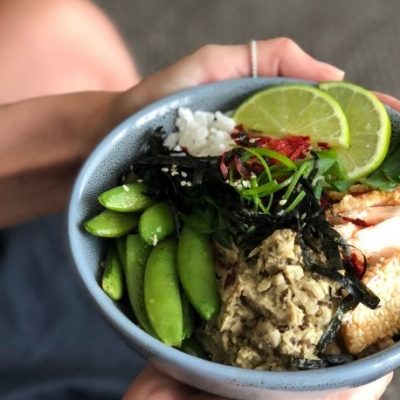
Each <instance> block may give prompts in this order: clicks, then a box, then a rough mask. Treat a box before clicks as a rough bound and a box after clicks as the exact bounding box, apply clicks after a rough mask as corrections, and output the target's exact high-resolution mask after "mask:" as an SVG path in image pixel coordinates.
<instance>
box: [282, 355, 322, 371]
mask: <svg viewBox="0 0 400 400" xmlns="http://www.w3.org/2000/svg"><path fill="white" fill-rule="evenodd" d="M285 363H286V365H287V367H288V368H289V369H299V370H311V369H319V368H326V367H328V366H329V364H328V362H327V361H326V360H322V359H320V360H311V359H309V358H302V357H297V356H287V357H285Z"/></svg>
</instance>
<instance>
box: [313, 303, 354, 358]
mask: <svg viewBox="0 0 400 400" xmlns="http://www.w3.org/2000/svg"><path fill="white" fill-rule="evenodd" d="M358 304H359V302H358V301H357V300H356V299H355V298H354V297H353V296H351V295H348V296H347V297H345V299H344V300H343V301H342V302H341V304H340V305H339V306H338V308H337V309H336V312H335V314H334V315H333V317H332V319H331V321H330V322H329V325H328V326H327V328H326V330H325V332H324V333H323V334H322V336H321V337H320V339H319V342H318V344H317V352H318V353H319V355H320V356H323V353H324V352H325V350H326V348H327V346H328V345H329V343H331V342H332V340H333V339H335V337H336V335H337V333H338V331H339V328H340V325H341V324H342V320H343V317H344V315H345V314H346V312H348V311H350V310H353V309H354V308H355V307H357V305H358Z"/></svg>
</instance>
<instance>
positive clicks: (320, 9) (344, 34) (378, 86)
mask: <svg viewBox="0 0 400 400" xmlns="http://www.w3.org/2000/svg"><path fill="white" fill-rule="evenodd" d="M96 2H97V3H98V4H99V5H100V6H101V7H102V8H103V9H104V10H105V11H106V12H107V14H108V15H110V17H111V18H112V19H113V20H114V22H115V23H116V25H117V27H118V28H119V30H120V32H121V33H122V35H123V37H124V38H125V40H126V43H127V45H128V47H129V48H130V49H131V51H132V54H134V55H135V59H136V61H137V64H138V65H139V68H140V69H141V71H142V73H143V74H145V75H147V74H149V73H152V72H154V71H157V70H159V69H161V68H163V67H165V66H167V65H169V64H171V63H173V62H174V61H175V60H177V59H178V58H179V57H181V56H183V55H184V54H186V53H188V52H191V51H193V50H195V49H196V48H198V47H199V46H202V45H203V44H206V43H246V42H249V41H250V40H251V39H253V38H254V39H264V38H270V37H277V36H289V37H291V38H293V39H295V40H296V41H297V42H298V43H299V44H300V45H301V46H302V47H303V48H304V49H305V50H307V51H308V52H310V53H311V54H312V55H313V56H315V57H316V58H319V59H321V60H323V61H327V62H330V63H333V64H335V65H337V66H339V67H340V68H341V69H343V70H345V71H346V79H347V80H349V81H352V82H356V83H359V84H362V85H364V86H366V87H368V88H370V89H374V90H379V91H382V92H387V93H390V94H392V95H394V96H398V97H400V74H399V72H398V71H399V65H400V42H399V39H400V24H399V23H398V18H399V15H400V2H399V1H398V0H385V1H377V0H352V1H351V2H350V1H348V0H336V1H334V2H333V1H332V2H328V1H321V0H292V1H290V2H289V1H285V0H229V1H228V0H202V1H201V0H172V1H171V0H113V1H110V0H97V1H96ZM395 381H396V382H397V381H400V377H397V379H396V380H395ZM399 398H400V383H397V384H392V385H391V387H390V388H389V390H388V391H387V393H386V395H385V397H384V399H385V400H395V399H396V400H397V399H399ZM366 400H369V399H366Z"/></svg>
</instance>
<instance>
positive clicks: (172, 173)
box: [171, 171, 179, 176]
mask: <svg viewBox="0 0 400 400" xmlns="http://www.w3.org/2000/svg"><path fill="white" fill-rule="evenodd" d="M176 175H179V172H178V171H171V176H176Z"/></svg>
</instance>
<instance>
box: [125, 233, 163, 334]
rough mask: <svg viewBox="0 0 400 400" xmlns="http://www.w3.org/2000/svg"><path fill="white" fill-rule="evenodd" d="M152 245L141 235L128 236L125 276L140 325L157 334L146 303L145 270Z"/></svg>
mask: <svg viewBox="0 0 400 400" xmlns="http://www.w3.org/2000/svg"><path fill="white" fill-rule="evenodd" d="M150 250H151V247H150V246H148V245H147V244H146V243H145V242H144V240H143V239H142V238H141V237H140V236H139V235H128V236H127V237H126V266H125V278H126V287H127V290H128V297H129V301H130V303H131V306H132V310H133V313H134V314H135V317H136V319H137V321H138V322H139V325H140V326H141V327H142V328H143V329H144V330H145V331H146V332H147V333H149V334H151V335H153V336H156V335H155V333H154V330H153V328H152V326H151V323H150V321H149V317H148V316H147V311H146V306H145V304H144V271H145V267H146V261H147V258H148V255H149V253H150Z"/></svg>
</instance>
